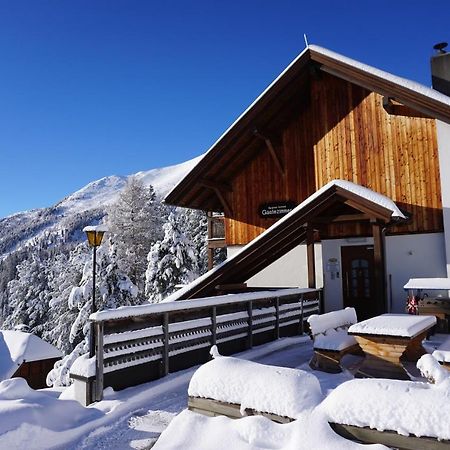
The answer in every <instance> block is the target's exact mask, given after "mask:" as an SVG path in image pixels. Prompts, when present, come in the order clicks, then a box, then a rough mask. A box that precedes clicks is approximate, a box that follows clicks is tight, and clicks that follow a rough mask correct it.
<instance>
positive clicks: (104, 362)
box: [71, 289, 321, 400]
mask: <svg viewBox="0 0 450 450" xmlns="http://www.w3.org/2000/svg"><path fill="white" fill-rule="evenodd" d="M320 296H321V291H320V290H314V289H277V290H270V291H260V292H251V293H244V294H233V295H223V296H217V297H209V298H203V299H196V300H186V301H179V302H171V303H159V304H150V305H141V306H134V307H121V308H118V309H114V310H106V311H100V312H97V313H95V314H93V315H91V318H90V319H91V320H92V322H93V323H94V329H95V336H94V339H95V342H96V354H95V361H93V360H92V361H89V362H88V360H87V361H86V367H90V369H86V370H84V371H78V373H71V376H72V377H73V378H75V379H76V380H77V381H78V382H80V381H82V382H84V384H85V385H86V386H90V387H91V389H90V391H92V392H91V393H90V394H88V397H90V398H91V400H98V399H100V398H101V395H102V392H103V388H104V387H107V386H112V387H113V388H114V389H124V388H126V387H129V386H132V385H136V384H140V383H144V382H147V381H150V380H153V379H157V378H159V377H162V376H164V375H167V374H168V373H169V371H170V372H175V371H177V370H182V369H185V368H188V367H192V366H194V365H196V364H201V363H204V362H205V361H207V360H208V359H209V354H208V351H209V348H210V347H211V345H218V346H219V348H220V351H221V352H222V353H223V354H232V353H236V352H238V351H242V350H245V349H246V348H251V347H252V346H253V345H259V344H262V343H265V342H269V341H271V340H274V339H278V338H279V337H280V336H292V335H296V334H302V333H303V332H304V330H305V327H306V326H307V323H306V318H307V317H308V316H309V315H311V314H316V313H317V312H318V311H319V304H320ZM94 391H95V392H94Z"/></svg>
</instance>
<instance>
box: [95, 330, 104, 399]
mask: <svg viewBox="0 0 450 450" xmlns="http://www.w3.org/2000/svg"><path fill="white" fill-rule="evenodd" d="M95 326H96V332H97V333H96V335H95V338H96V339H95V400H96V401H97V402H99V401H100V400H103V385H104V384H103V331H104V330H103V322H97V323H96V324H95Z"/></svg>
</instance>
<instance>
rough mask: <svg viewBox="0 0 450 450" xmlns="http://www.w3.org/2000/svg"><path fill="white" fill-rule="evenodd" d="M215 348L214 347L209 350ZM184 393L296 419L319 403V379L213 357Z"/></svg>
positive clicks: (249, 362)
mask: <svg viewBox="0 0 450 450" xmlns="http://www.w3.org/2000/svg"><path fill="white" fill-rule="evenodd" d="M213 349H215V347H213ZM188 394H189V395H190V396H193V397H202V398H211V399H214V400H218V401H221V402H228V403H235V404H240V405H241V414H244V412H245V410H246V409H254V410H256V411H260V412H267V413H272V414H277V415H279V416H284V417H290V418H296V417H298V416H299V415H300V414H301V413H302V412H304V411H307V410H311V409H313V408H314V407H315V406H316V405H318V404H319V403H320V402H321V401H322V398H323V397H322V391H321V388H320V383H319V380H318V379H317V378H316V377H315V376H314V375H312V374H310V373H307V372H305V371H303V370H299V369H290V368H287V367H277V366H268V365H264V364H259V363H255V362H252V361H246V360H244V359H239V358H233V357H226V356H220V355H217V354H216V356H215V359H213V360H212V361H209V362H207V363H206V364H203V365H202V366H201V367H200V368H199V369H198V370H197V371H196V372H195V373H194V375H193V376H192V378H191V382H190V383H189V388H188Z"/></svg>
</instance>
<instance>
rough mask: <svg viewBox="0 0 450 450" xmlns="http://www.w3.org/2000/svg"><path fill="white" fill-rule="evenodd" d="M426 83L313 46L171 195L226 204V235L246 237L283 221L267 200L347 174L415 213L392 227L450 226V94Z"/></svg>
mask: <svg viewBox="0 0 450 450" xmlns="http://www.w3.org/2000/svg"><path fill="white" fill-rule="evenodd" d="M387 75H389V74H387ZM426 89H428V88H425V90H426ZM428 91H430V92H428ZM428 91H427V92H426V93H425V94H424V93H423V92H422V91H420V90H417V91H414V90H412V89H411V88H410V86H409V85H408V84H405V83H401V82H397V79H396V78H395V77H393V76H387V77H386V79H385V78H383V76H382V73H381V72H380V71H378V72H376V71H372V72H371V71H367V70H366V71H365V70H363V69H361V68H360V67H358V66H357V65H355V64H353V65H352V64H350V63H348V61H346V60H345V58H343V59H339V58H333V57H332V56H330V55H329V54H327V52H326V51H325V52H321V51H317V50H316V49H313V48H311V49H307V50H305V52H303V53H302V54H301V55H300V56H299V57H298V58H297V59H296V60H295V61H294V62H293V63H292V64H291V66H289V67H288V69H286V71H285V72H284V73H283V74H282V75H281V76H280V77H279V78H278V79H277V80H276V81H275V82H274V83H273V84H272V85H271V86H270V87H269V88H268V89H267V90H266V91H265V92H264V93H263V94H262V95H261V96H260V98H258V99H257V100H256V101H255V102H254V104H253V105H251V106H250V108H249V109H248V110H247V111H246V112H244V114H243V115H242V116H241V117H240V118H239V119H238V120H237V121H236V122H235V123H234V124H233V125H232V126H231V127H230V129H229V130H227V132H226V133H224V135H223V136H222V137H221V138H220V139H219V140H218V141H217V143H216V144H215V145H214V146H213V147H212V148H211V149H210V151H209V152H208V153H207V154H206V155H205V157H204V158H203V159H202V160H201V161H200V163H199V164H198V166H196V167H195V168H194V169H193V170H192V172H191V173H189V174H188V175H187V176H186V178H185V179H184V180H182V182H181V183H180V184H179V185H178V186H176V188H175V189H174V190H173V191H172V192H171V193H170V194H169V195H168V197H167V198H166V201H167V202H168V203H172V204H176V205H180V206H187V207H193V208H198V209H205V210H216V211H224V212H225V216H226V220H225V225H226V241H227V244H228V245H242V244H246V243H248V242H250V241H251V240H252V239H254V238H255V237H256V236H258V235H259V234H260V233H261V232H262V231H264V230H265V229H267V228H268V227H270V226H271V225H272V224H273V223H274V222H275V220H274V219H267V218H263V217H260V215H259V213H258V209H259V206H260V205H261V204H263V203H267V202H272V201H288V200H289V201H293V202H295V203H297V204H298V203H300V202H301V201H303V200H304V199H305V198H307V197H308V196H309V195H311V194H312V193H313V192H315V191H316V190H318V189H319V188H320V187H321V186H323V185H325V184H326V183H327V182H329V181H330V180H332V179H343V180H349V181H353V182H355V183H357V184H361V185H363V186H366V187H368V188H370V189H373V190H375V191H377V192H379V193H381V194H384V195H386V196H388V197H390V198H392V200H394V201H395V202H396V203H397V204H399V206H400V207H401V208H402V209H404V210H405V211H406V212H407V213H408V214H409V215H410V216H411V220H410V221H409V222H408V223H407V224H403V225H401V226H398V227H394V228H393V229H391V230H390V233H423V232H438V231H442V229H443V226H442V205H441V193H440V173H439V161H438V151H437V138H436V124H435V118H439V119H440V120H445V121H447V122H450V106H449V105H450V101H447V100H446V98H445V96H441V97H443V98H441V97H439V95H440V94H439V95H438V94H436V95H435V94H434V92H432V90H430V89H428ZM362 234H365V235H367V234H369V233H368V231H367V229H366V228H365V225H364V224H358V223H355V224H351V225H349V224H345V225H342V224H339V225H329V226H327V228H326V230H323V231H322V232H321V236H323V237H324V238H327V237H329V238H332V237H344V236H354V235H362Z"/></svg>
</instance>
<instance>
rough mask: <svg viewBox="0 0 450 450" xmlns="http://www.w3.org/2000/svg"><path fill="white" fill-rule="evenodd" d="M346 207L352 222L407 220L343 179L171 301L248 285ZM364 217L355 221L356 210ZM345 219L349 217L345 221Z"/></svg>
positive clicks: (372, 194)
mask: <svg viewBox="0 0 450 450" xmlns="http://www.w3.org/2000/svg"><path fill="white" fill-rule="evenodd" d="M336 205H338V206H342V205H345V206H346V207H348V208H349V209H351V210H352V211H353V212H352V213H348V221H355V220H357V221H361V220H367V221H372V222H378V223H381V224H385V225H388V224H390V223H392V222H398V221H400V220H406V217H405V216H404V215H403V213H402V212H401V211H400V210H399V209H398V208H397V206H396V205H395V203H394V202H393V201H392V200H390V199H389V198H387V197H385V196H384V195H381V194H379V193H377V192H374V191H372V190H370V189H368V188H365V187H363V186H359V185H356V184H354V183H351V182H348V181H342V180H335V181H332V182H330V183H328V184H326V185H325V186H323V187H322V188H321V189H319V190H318V191H317V192H315V193H314V194H313V195H311V196H310V197H308V198H307V199H306V200H305V201H303V202H302V203H301V204H300V205H298V206H297V207H296V208H295V209H294V210H292V211H291V212H290V213H289V214H287V215H286V216H285V217H283V218H282V219H280V220H279V221H278V222H276V223H275V224H274V225H272V226H271V227H270V228H269V229H267V230H266V231H265V232H264V233H262V234H261V235H259V236H258V237H257V238H256V239H254V240H253V241H251V242H250V243H249V244H247V245H246V246H245V247H243V248H242V249H241V250H240V251H239V252H238V253H237V254H235V255H234V256H233V257H231V258H229V259H227V260H225V261H224V262H223V263H222V264H221V265H219V266H217V267H215V268H214V269H212V270H210V271H209V272H207V273H206V274H205V275H203V276H201V277H200V278H198V279H196V280H195V281H193V282H192V283H191V284H189V285H187V286H186V287H184V288H182V289H180V290H179V291H177V292H175V293H174V294H172V295H171V296H170V297H168V299H167V301H172V300H186V299H192V298H200V297H208V296H211V295H215V294H217V290H216V286H219V285H228V284H239V283H245V282H246V281H247V280H248V279H249V278H251V277H252V276H254V275H256V274H257V273H258V272H260V271H261V270H262V269H264V268H265V267H267V266H269V265H270V264H272V263H273V262H275V261H276V260H277V259H279V258H280V257H282V256H283V255H285V254H286V253H287V252H289V251H290V250H292V249H293V248H295V247H296V246H297V245H299V244H301V243H303V242H304V241H305V239H306V235H307V227H308V226H312V227H314V224H315V223H323V222H322V219H323V218H327V220H329V222H330V223H332V221H333V214H331V217H330V211H333V209H334V208H335V207H336ZM355 210H356V211H359V212H360V213H361V214H359V215H358V217H357V218H356V219H355V214H354V211H355ZM344 219H345V218H344Z"/></svg>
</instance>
